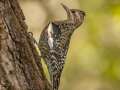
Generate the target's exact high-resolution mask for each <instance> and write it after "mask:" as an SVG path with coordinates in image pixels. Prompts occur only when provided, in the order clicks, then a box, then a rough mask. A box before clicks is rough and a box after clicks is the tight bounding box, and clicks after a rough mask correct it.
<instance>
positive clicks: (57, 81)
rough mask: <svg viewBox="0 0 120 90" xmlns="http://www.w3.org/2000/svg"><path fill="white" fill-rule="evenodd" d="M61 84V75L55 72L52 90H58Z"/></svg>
mask: <svg viewBox="0 0 120 90" xmlns="http://www.w3.org/2000/svg"><path fill="white" fill-rule="evenodd" d="M59 84H60V77H59V76H58V75H57V74H55V75H53V77H52V90H58V88H59Z"/></svg>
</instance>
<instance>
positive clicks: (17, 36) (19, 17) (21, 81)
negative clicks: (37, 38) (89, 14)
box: [0, 0, 51, 90]
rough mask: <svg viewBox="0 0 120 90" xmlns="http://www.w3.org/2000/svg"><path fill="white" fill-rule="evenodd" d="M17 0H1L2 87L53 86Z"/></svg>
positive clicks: (42, 89) (37, 89)
mask: <svg viewBox="0 0 120 90" xmlns="http://www.w3.org/2000/svg"><path fill="white" fill-rule="evenodd" d="M24 21H25V17H24V15H23V12H22V10H21V8H20V6H19V3H18V2H17V0H0V90H50V88H51V87H50V85H49V83H48V81H47V79H46V77H45V75H44V72H43V68H42V65H41V61H40V56H39V54H38V52H37V50H36V47H35V44H34V40H33V37H32V36H31V35H30V34H29V33H28V31H27V25H26V24H25V22H24Z"/></svg>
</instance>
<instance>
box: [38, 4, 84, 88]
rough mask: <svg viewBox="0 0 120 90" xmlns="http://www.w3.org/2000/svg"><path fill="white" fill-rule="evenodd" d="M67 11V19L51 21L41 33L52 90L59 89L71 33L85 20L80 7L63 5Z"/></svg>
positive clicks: (41, 42) (42, 53) (43, 53)
mask: <svg viewBox="0 0 120 90" xmlns="http://www.w3.org/2000/svg"><path fill="white" fill-rule="evenodd" d="M62 6H63V8H64V9H65V10H66V12H67V18H68V19H67V20H63V21H51V22H49V23H48V25H47V26H46V27H45V28H44V30H43V31H42V33H41V35H40V40H39V44H38V45H39V48H40V52H41V55H42V58H43V59H44V61H45V63H46V65H47V67H48V71H49V74H50V78H51V83H52V90H58V87H59V83H60V76H61V73H62V70H63V66H64V63H65V58H66V55H67V52H68V48H69V43H70V38H71V35H72V34H73V32H74V30H75V29H76V28H78V27H79V26H80V25H81V24H82V23H83V20H84V16H85V13H84V12H83V11H80V10H78V9H69V8H68V7H67V6H65V5H63V4H62Z"/></svg>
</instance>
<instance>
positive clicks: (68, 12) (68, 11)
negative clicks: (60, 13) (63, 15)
mask: <svg viewBox="0 0 120 90" xmlns="http://www.w3.org/2000/svg"><path fill="white" fill-rule="evenodd" d="M61 5H62V7H63V8H64V9H65V11H66V12H67V16H68V18H69V19H72V17H73V15H72V12H71V10H70V9H69V8H68V7H67V6H66V5H64V4H63V3H61Z"/></svg>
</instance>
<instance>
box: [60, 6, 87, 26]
mask: <svg viewBox="0 0 120 90" xmlns="http://www.w3.org/2000/svg"><path fill="white" fill-rule="evenodd" d="M61 5H62V6H63V8H64V9H65V11H66V12H67V17H68V19H69V20H71V21H73V22H74V23H75V24H76V25H77V26H79V25H80V24H82V22H83V20H84V16H85V12H84V11H81V10H79V9H69V8H68V7H67V6H66V5H64V4H61Z"/></svg>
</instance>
